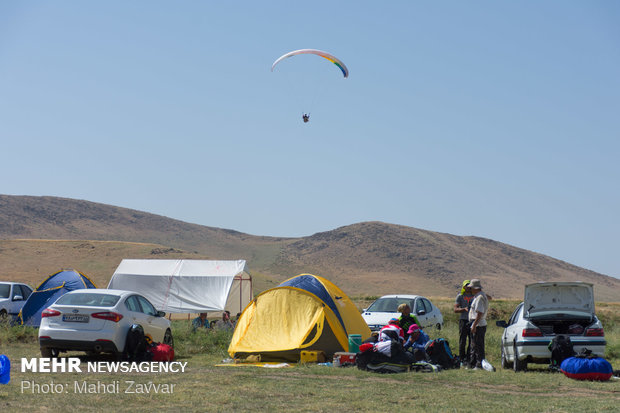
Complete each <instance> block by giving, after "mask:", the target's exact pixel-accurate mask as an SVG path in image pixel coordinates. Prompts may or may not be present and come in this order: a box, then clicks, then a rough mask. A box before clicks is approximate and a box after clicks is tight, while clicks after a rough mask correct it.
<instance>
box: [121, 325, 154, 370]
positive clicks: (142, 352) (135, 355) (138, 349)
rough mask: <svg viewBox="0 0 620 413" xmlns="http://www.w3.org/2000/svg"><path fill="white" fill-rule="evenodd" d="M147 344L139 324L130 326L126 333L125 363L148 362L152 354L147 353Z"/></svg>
mask: <svg viewBox="0 0 620 413" xmlns="http://www.w3.org/2000/svg"><path fill="white" fill-rule="evenodd" d="M147 348H148V342H147V341H146V337H145V336H144V329H143V328H142V326H141V325H139V324H132V326H131V328H130V329H129V331H128V332H127V340H126V341H125V351H124V352H123V353H124V356H125V358H126V359H127V361H137V362H140V361H150V360H151V358H152V354H151V353H149V352H148V351H147Z"/></svg>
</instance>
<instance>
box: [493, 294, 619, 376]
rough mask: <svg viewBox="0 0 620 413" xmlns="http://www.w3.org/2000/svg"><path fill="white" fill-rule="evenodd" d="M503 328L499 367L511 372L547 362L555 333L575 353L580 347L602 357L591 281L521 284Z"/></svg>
mask: <svg viewBox="0 0 620 413" xmlns="http://www.w3.org/2000/svg"><path fill="white" fill-rule="evenodd" d="M496 324H497V326H499V327H504V334H503V335H502V340H501V358H502V367H503V368H510V367H512V368H513V369H514V371H521V370H525V369H526V368H527V364H528V363H549V362H550V359H551V351H550V350H549V347H548V346H549V343H550V342H551V340H553V338H554V337H555V336H556V335H559V334H562V335H567V336H568V337H570V340H571V342H572V344H573V349H574V350H575V352H579V351H581V350H582V349H584V348H587V349H589V350H592V353H593V354H595V355H597V356H600V357H603V356H604V354H605V346H606V344H607V343H606V341H605V332H604V330H603V325H602V324H601V322H600V321H599V319H598V318H596V316H595V315H594V293H593V287H592V284H589V283H584V282H541V283H536V284H528V285H526V286H525V297H524V301H523V302H522V303H521V304H519V305H518V306H517V308H516V309H515V310H514V312H513V313H512V316H511V317H510V320H508V322H506V321H504V320H502V321H497V322H496Z"/></svg>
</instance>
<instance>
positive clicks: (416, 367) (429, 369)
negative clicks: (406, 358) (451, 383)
mask: <svg viewBox="0 0 620 413" xmlns="http://www.w3.org/2000/svg"><path fill="white" fill-rule="evenodd" d="M411 371H415V372H418V373H438V372H440V371H441V367H439V366H436V365H434V364H431V363H429V362H426V361H416V362H415V363H412V364H411Z"/></svg>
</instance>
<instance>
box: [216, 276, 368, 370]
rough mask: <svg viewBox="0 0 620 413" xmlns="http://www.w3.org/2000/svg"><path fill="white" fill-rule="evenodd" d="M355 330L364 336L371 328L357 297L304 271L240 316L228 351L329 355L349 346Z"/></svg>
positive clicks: (286, 356) (279, 356) (294, 357)
mask: <svg viewBox="0 0 620 413" xmlns="http://www.w3.org/2000/svg"><path fill="white" fill-rule="evenodd" d="M350 334H359V335H361V337H362V340H365V339H367V338H368V337H370V329H369V328H368V326H367V325H366V322H365V321H364V319H363V318H362V316H361V314H360V312H359V311H358V310H357V307H355V305H354V304H353V302H352V301H351V300H350V299H349V297H347V295H346V294H345V293H344V292H342V290H341V289H340V288H338V287H336V286H335V285H334V284H332V283H331V282H330V281H328V280H326V279H325V278H322V277H319V276H316V275H312V274H301V275H298V276H296V277H293V278H289V279H288V280H286V281H284V282H283V283H282V284H280V285H278V286H277V287H275V288H272V289H270V290H267V291H264V292H262V293H261V294H259V295H258V296H257V297H256V298H255V299H254V300H252V301H251V302H250V304H248V306H247V307H246V308H245V310H243V313H242V314H241V316H240V317H239V320H238V321H237V326H236V328H235V332H234V334H233V337H232V341H231V343H230V346H229V347H228V353H229V354H230V356H231V357H234V358H246V357H247V356H250V355H260V356H261V361H299V358H300V353H301V351H302V350H305V351H323V352H325V355H326V356H327V357H329V358H330V357H332V356H333V354H334V353H335V352H339V351H348V348H349V338H348V335H350Z"/></svg>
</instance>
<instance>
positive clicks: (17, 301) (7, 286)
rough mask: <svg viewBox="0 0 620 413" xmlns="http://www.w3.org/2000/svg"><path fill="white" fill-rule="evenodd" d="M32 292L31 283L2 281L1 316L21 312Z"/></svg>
mask: <svg viewBox="0 0 620 413" xmlns="http://www.w3.org/2000/svg"><path fill="white" fill-rule="evenodd" d="M31 293H32V287H30V286H29V285H26V284H22V283H15V282H9V281H0V318H4V317H6V316H8V315H17V314H19V311H20V310H21V309H22V307H23V306H24V303H25V302H26V300H27V299H28V297H30V294H31Z"/></svg>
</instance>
